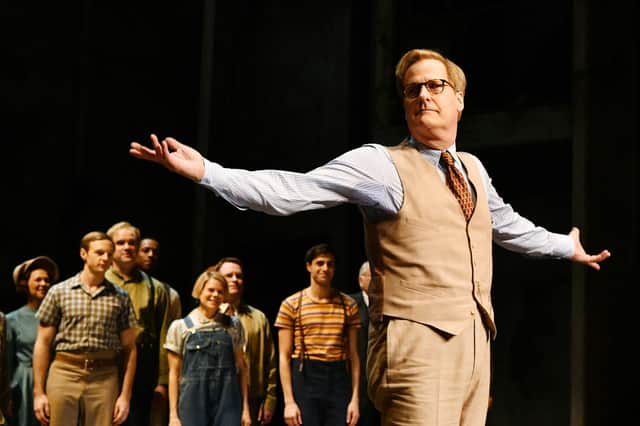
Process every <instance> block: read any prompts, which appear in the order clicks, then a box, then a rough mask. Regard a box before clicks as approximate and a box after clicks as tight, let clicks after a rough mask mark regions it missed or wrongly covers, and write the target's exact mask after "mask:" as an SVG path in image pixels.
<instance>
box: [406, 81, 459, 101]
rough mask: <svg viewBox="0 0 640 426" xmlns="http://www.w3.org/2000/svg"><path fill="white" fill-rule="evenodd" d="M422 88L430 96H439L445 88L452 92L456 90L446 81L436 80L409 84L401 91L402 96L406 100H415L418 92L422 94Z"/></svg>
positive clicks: (418, 94)
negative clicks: (447, 87)
mask: <svg viewBox="0 0 640 426" xmlns="http://www.w3.org/2000/svg"><path fill="white" fill-rule="evenodd" d="M422 86H424V87H426V88H427V91H429V93H431V94H432V95H439V94H440V93H442V92H443V91H444V87H445V86H449V87H451V88H452V89H453V90H456V88H455V87H453V84H451V83H449V82H448V81H447V80H444V79H442V78H436V79H433V80H427V81H423V82H420V83H410V84H408V85H407V86H406V87H405V88H404V89H403V90H402V94H403V95H404V97H405V98H407V99H415V98H417V97H418V96H420V92H422Z"/></svg>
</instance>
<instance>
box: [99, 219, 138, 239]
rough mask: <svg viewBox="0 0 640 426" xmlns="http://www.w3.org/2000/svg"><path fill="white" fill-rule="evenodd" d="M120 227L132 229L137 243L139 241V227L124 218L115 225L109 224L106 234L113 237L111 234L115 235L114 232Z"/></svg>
mask: <svg viewBox="0 0 640 426" xmlns="http://www.w3.org/2000/svg"><path fill="white" fill-rule="evenodd" d="M121 229H128V230H130V231H133V233H134V236H135V237H136V241H137V242H138V243H139V242H140V229H139V228H137V227H135V226H133V225H132V224H130V223H129V222H127V221H124V220H123V221H122V222H118V223H116V224H115V225H113V226H111V228H109V230H108V231H107V235H108V236H110V237H111V238H112V239H113V236H114V235H115V233H116V232H118V231H119V230H121Z"/></svg>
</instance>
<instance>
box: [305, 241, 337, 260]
mask: <svg viewBox="0 0 640 426" xmlns="http://www.w3.org/2000/svg"><path fill="white" fill-rule="evenodd" d="M322 255H330V256H331V257H333V258H334V259H335V257H336V254H335V252H334V251H333V249H332V248H331V246H329V244H327V243H322V244H316V245H315V246H313V247H311V248H310V249H309V250H307V253H306V254H305V256H304V261H305V262H306V263H311V262H313V259H315V258H316V257H318V256H322Z"/></svg>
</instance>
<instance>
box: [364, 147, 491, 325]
mask: <svg viewBox="0 0 640 426" xmlns="http://www.w3.org/2000/svg"><path fill="white" fill-rule="evenodd" d="M388 150H389V153H390V154H391V158H392V160H393V163H394V165H395V167H396V169H397V171H398V174H399V176H400V180H401V181H402V187H403V191H404V200H403V204H402V207H401V208H400V211H399V212H398V214H397V215H396V216H394V217H391V218H389V219H385V220H382V221H380V222H377V223H368V224H365V243H366V249H367V255H368V258H369V260H370V262H371V272H372V273H371V284H370V286H369V301H370V306H369V311H370V315H371V321H380V320H381V319H382V316H383V315H386V316H390V317H396V318H404V319H409V320H412V321H416V322H419V323H422V324H426V325H430V326H433V327H435V328H437V329H439V330H442V331H444V332H447V333H449V334H454V335H455V334H458V333H460V332H461V331H462V330H463V329H464V328H465V327H466V326H467V325H469V324H470V322H471V321H470V319H471V318H472V315H474V314H475V313H476V312H477V311H480V314H481V316H482V319H483V321H484V324H485V326H486V327H487V329H488V330H489V332H490V333H491V336H492V337H495V333H496V328H495V324H494V316H493V307H492V305H491V273H492V272H491V271H492V256H491V250H492V239H491V232H492V228H491V216H490V214H489V206H488V201H487V194H486V190H485V186H484V184H483V182H482V177H481V175H480V173H479V170H478V167H477V164H476V162H475V160H474V159H473V158H472V157H471V156H470V155H468V154H464V153H458V156H459V157H460V159H461V160H462V163H463V164H464V167H465V168H466V170H467V174H468V177H469V182H470V183H471V185H472V186H473V188H474V189H475V193H476V205H475V209H474V211H473V215H472V216H471V219H470V220H469V222H468V223H467V222H466V220H465V218H464V216H463V213H462V209H461V208H460V205H459V204H458V201H457V200H456V198H455V197H454V195H453V193H452V192H451V190H449V188H448V187H447V185H446V183H445V182H444V181H443V179H442V178H441V177H440V175H439V174H438V171H437V170H436V167H435V166H434V165H432V164H431V163H429V162H427V161H425V159H424V158H422V156H421V155H420V153H419V152H418V151H417V150H416V149H415V148H413V147H412V146H410V145H408V144H407V143H406V142H405V143H402V144H400V145H398V146H395V147H392V148H388ZM476 306H477V310H476Z"/></svg>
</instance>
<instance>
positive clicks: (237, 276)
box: [218, 262, 244, 299]
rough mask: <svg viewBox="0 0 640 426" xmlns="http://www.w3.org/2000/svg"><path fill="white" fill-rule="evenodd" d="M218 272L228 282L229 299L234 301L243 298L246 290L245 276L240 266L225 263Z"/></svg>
mask: <svg viewBox="0 0 640 426" xmlns="http://www.w3.org/2000/svg"><path fill="white" fill-rule="evenodd" d="M218 272H220V273H221V274H222V276H224V278H225V279H226V280H227V286H228V287H229V289H228V294H229V297H230V298H232V299H237V298H239V297H241V296H242V290H243V288H244V274H243V273H242V268H241V267H240V265H238V264H237V263H233V262H224V263H223V264H222V265H221V266H220V269H219V270H218Z"/></svg>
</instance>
